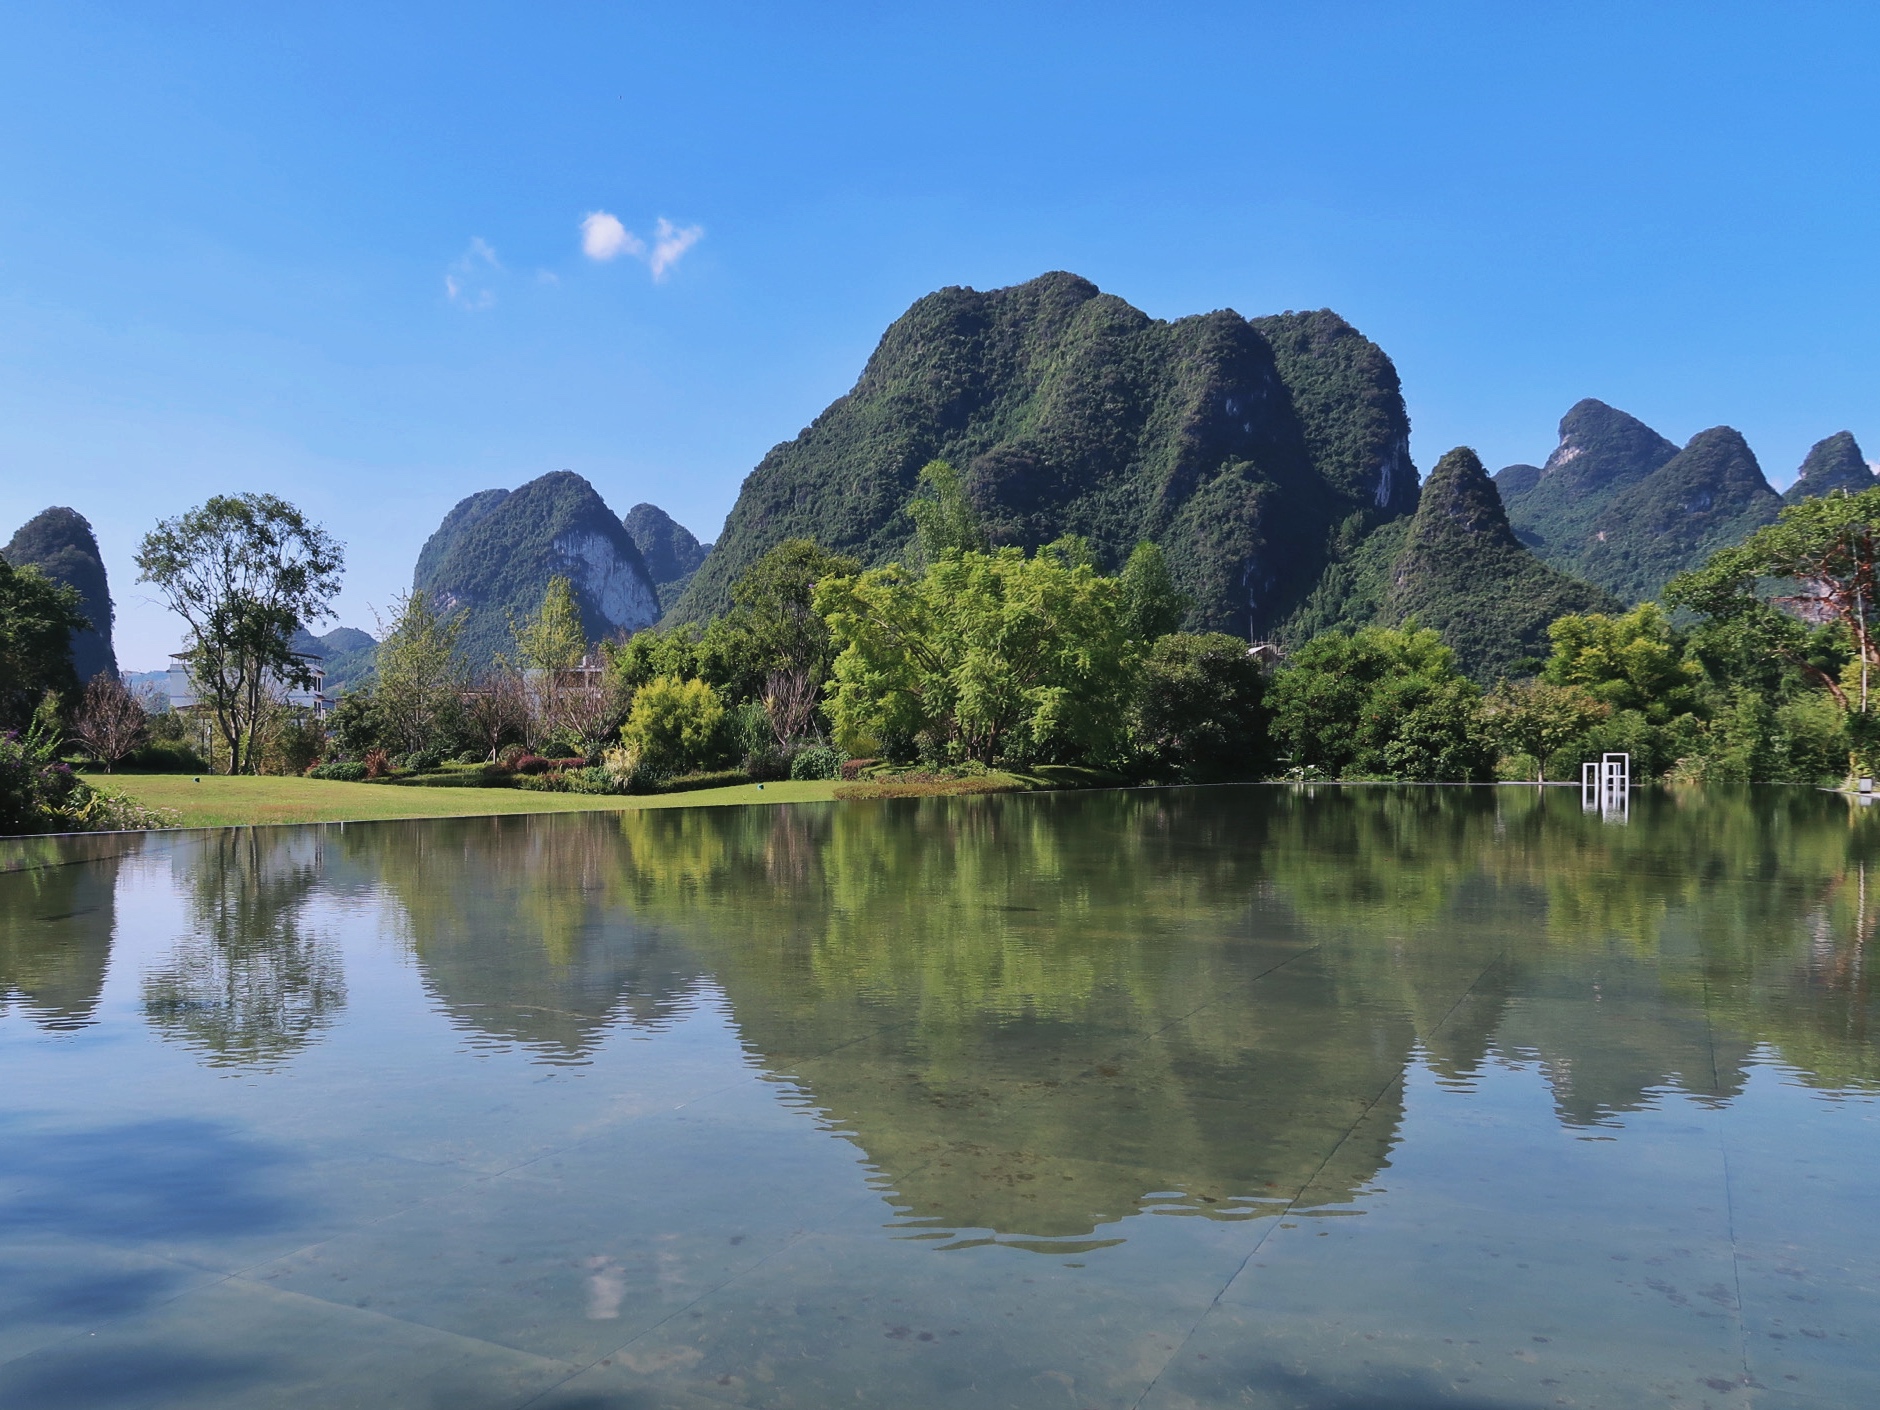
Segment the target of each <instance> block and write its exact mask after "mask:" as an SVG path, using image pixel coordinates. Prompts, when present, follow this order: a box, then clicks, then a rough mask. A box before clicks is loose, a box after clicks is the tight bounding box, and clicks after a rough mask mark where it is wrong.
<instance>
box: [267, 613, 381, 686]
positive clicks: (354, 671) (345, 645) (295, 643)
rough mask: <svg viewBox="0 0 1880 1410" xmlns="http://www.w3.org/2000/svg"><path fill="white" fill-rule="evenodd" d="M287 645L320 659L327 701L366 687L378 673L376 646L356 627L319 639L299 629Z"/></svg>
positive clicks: (336, 630)
mask: <svg viewBox="0 0 1880 1410" xmlns="http://www.w3.org/2000/svg"><path fill="white" fill-rule="evenodd" d="M288 645H289V646H291V647H292V648H293V649H294V650H295V651H303V652H306V653H307V654H308V655H312V656H318V657H319V658H320V664H321V669H322V670H324V671H325V672H326V681H325V685H324V692H325V695H326V698H327V699H328V700H333V699H336V698H338V697H339V696H340V695H342V694H343V693H345V692H346V691H348V690H350V689H352V688H353V687H354V686H358V685H364V684H366V683H367V682H369V681H370V680H371V679H372V678H373V676H374V675H375V674H376V673H377V670H378V653H379V644H378V642H377V641H376V640H374V639H373V637H372V634H371V633H370V632H362V631H360V630H359V628H357V627H334V628H333V630H332V631H330V632H326V633H324V634H322V635H320V636H315V635H314V634H313V633H312V632H310V631H308V630H307V629H306V628H305V627H302V628H301V629H300V630H299V631H297V632H295V633H294V635H293V639H292V640H291V641H290V642H289V643H288Z"/></svg>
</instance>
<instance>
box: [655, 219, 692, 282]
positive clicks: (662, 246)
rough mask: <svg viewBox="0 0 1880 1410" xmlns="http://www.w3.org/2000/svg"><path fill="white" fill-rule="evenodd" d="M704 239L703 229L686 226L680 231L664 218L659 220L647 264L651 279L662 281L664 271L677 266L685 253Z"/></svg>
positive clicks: (664, 275) (664, 274)
mask: <svg viewBox="0 0 1880 1410" xmlns="http://www.w3.org/2000/svg"><path fill="white" fill-rule="evenodd" d="M704 238H705V227H704V226H702V225H688V226H685V227H684V228H683V229H681V228H680V227H679V226H676V225H674V224H673V223H672V222H671V221H670V220H667V219H666V217H665V216H663V215H662V216H661V217H660V218H659V224H658V226H657V227H655V229H654V231H653V254H652V257H651V258H650V259H648V260H647V263H648V264H649V265H651V266H652V269H653V278H654V279H655V280H656V281H657V280H662V279H664V278H665V277H666V271H667V270H669V269H671V268H672V267H673V266H674V265H675V264H677V263H678V262H679V260H680V258H681V257H682V256H683V255H684V254H685V252H686V251H687V250H689V249H691V248H692V247H693V246H694V245H696V244H697V243H698V242H699V241H700V240H702V239H704Z"/></svg>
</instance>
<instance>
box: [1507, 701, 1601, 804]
mask: <svg viewBox="0 0 1880 1410" xmlns="http://www.w3.org/2000/svg"><path fill="white" fill-rule="evenodd" d="M1611 714H1612V706H1611V705H1609V704H1607V703H1606V702H1605V701H1604V700H1601V699H1600V698H1599V697H1598V696H1596V695H1594V694H1593V693H1592V692H1591V691H1590V690H1588V689H1587V688H1586V687H1585V686H1580V685H1556V684H1555V683H1554V682H1552V681H1548V680H1526V681H1519V682H1516V681H1502V682H1501V683H1499V684H1498V685H1497V686H1496V687H1495V688H1494V690H1492V691H1490V692H1489V694H1488V698H1487V699H1485V700H1484V701H1483V702H1482V725H1483V728H1484V729H1485V730H1486V732H1487V735H1488V737H1489V738H1490V739H1491V740H1493V741H1494V742H1495V743H1496V745H1498V746H1499V747H1500V749H1501V751H1502V753H1504V754H1525V755H1526V756H1527V757H1528V758H1530V759H1532V760H1533V761H1534V781H1535V782H1536V783H1543V782H1545V781H1546V779H1547V762H1548V760H1549V759H1551V758H1553V757H1554V756H1555V755H1556V754H1558V753H1560V752H1561V751H1562V750H1567V749H1571V748H1572V747H1573V746H1574V745H1576V744H1578V743H1579V742H1580V741H1582V740H1584V739H1585V738H1586V736H1587V733H1588V731H1590V730H1591V729H1592V728H1593V727H1594V726H1596V725H1598V724H1600V723H1601V722H1603V721H1604V720H1606V719H1608V718H1609V717H1610V716H1611Z"/></svg>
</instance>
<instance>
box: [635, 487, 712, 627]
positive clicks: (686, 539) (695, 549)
mask: <svg viewBox="0 0 1880 1410" xmlns="http://www.w3.org/2000/svg"><path fill="white" fill-rule="evenodd" d="M621 523H622V524H624V525H625V526H626V530H627V534H628V536H629V537H630V538H631V539H632V540H633V542H634V545H635V546H636V547H637V548H638V549H639V550H640V557H642V558H643V559H645V560H646V570H647V571H648V572H649V573H651V574H652V575H653V586H654V587H655V588H657V589H658V590H659V600H660V601H661V602H662V603H667V604H670V603H673V602H677V601H678V600H679V594H681V593H682V592H684V591H685V589H686V585H687V584H688V583H690V582H691V581H692V575H693V574H694V573H696V572H697V571H698V570H699V566H700V565H701V564H702V563H704V561H705V559H706V557H707V556H708V555H710V553H711V551H712V546H711V545H710V544H708V543H706V544H701V543H700V542H699V541H698V539H696V538H695V537H693V534H692V531H691V530H690V529H688V528H686V526H685V525H683V524H681V523H679V522H678V521H677V520H676V519H674V518H673V517H672V515H670V514H668V513H667V512H666V511H665V510H663V509H661V508H660V507H659V506H658V505H657V504H644V503H642V504H636V505H634V506H633V508H631V509H629V510H628V511H627V512H626V516H625V517H624V518H623V519H622V520H621Z"/></svg>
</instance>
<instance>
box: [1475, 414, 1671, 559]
mask: <svg viewBox="0 0 1880 1410" xmlns="http://www.w3.org/2000/svg"><path fill="white" fill-rule="evenodd" d="M1677 453H1678V448H1677V446H1675V445H1673V444H1672V443H1671V442H1670V441H1668V440H1666V439H1665V438H1664V437H1663V436H1661V435H1659V434H1658V433H1657V432H1656V431H1654V430H1652V428H1651V427H1649V426H1647V425H1646V424H1645V423H1644V422H1643V421H1640V420H1639V419H1638V418H1637V417H1635V416H1628V415H1626V414H1625V412H1623V411H1619V410H1616V409H1615V408H1613V407H1610V406H1607V405H1606V403H1605V402H1603V401H1595V400H1593V399H1592V398H1591V397H1588V398H1586V400H1584V401H1581V402H1577V403H1576V404H1575V405H1574V407H1573V409H1572V410H1570V411H1569V412H1567V414H1566V415H1565V416H1563V417H1561V418H1560V444H1559V445H1558V446H1556V447H1555V449H1554V453H1553V454H1552V455H1550V456H1548V457H1547V463H1546V464H1545V465H1543V466H1541V467H1539V468H1538V469H1537V468H1535V467H1534V466H1532V465H1510V466H1509V467H1508V468H1507V469H1505V470H1503V471H1501V472H1500V473H1499V474H1497V475H1496V476H1495V487H1496V489H1498V490H1499V491H1500V492H1501V501H1502V503H1503V505H1505V506H1506V507H1507V510H1508V522H1509V523H1510V524H1511V525H1513V526H1514V531H1515V533H1516V535H1517V536H1518V537H1519V538H1520V540H1521V542H1523V543H1525V544H1526V545H1527V546H1528V547H1529V548H1531V549H1533V550H1534V551H1535V552H1536V553H1538V554H1539V555H1540V556H1541V557H1542V558H1543V559H1545V560H1546V561H1547V562H1549V563H1551V564H1553V565H1554V567H1556V568H1560V569H1562V570H1563V571H1566V572H1577V571H1579V568H1580V561H1581V559H1582V558H1583V557H1584V555H1585V553H1586V548H1587V545H1588V544H1589V543H1591V542H1592V540H1593V521H1594V520H1595V519H1597V518H1598V517H1599V514H1600V511H1602V510H1603V509H1605V507H1606V506H1607V505H1608V504H1610V503H1611V502H1612V498H1613V496H1614V495H1616V494H1618V493H1619V492H1620V491H1622V490H1624V489H1626V488H1627V487H1629V486H1631V485H1635V484H1637V483H1638V482H1639V481H1641V480H1643V479H1644V478H1645V477H1646V476H1647V475H1650V474H1651V473H1652V471H1654V470H1656V469H1657V468H1658V467H1659V466H1661V465H1663V464H1665V463H1666V462H1667V461H1669V460H1670V459H1671V458H1672V457H1673V456H1675V455H1676V454H1677Z"/></svg>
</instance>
